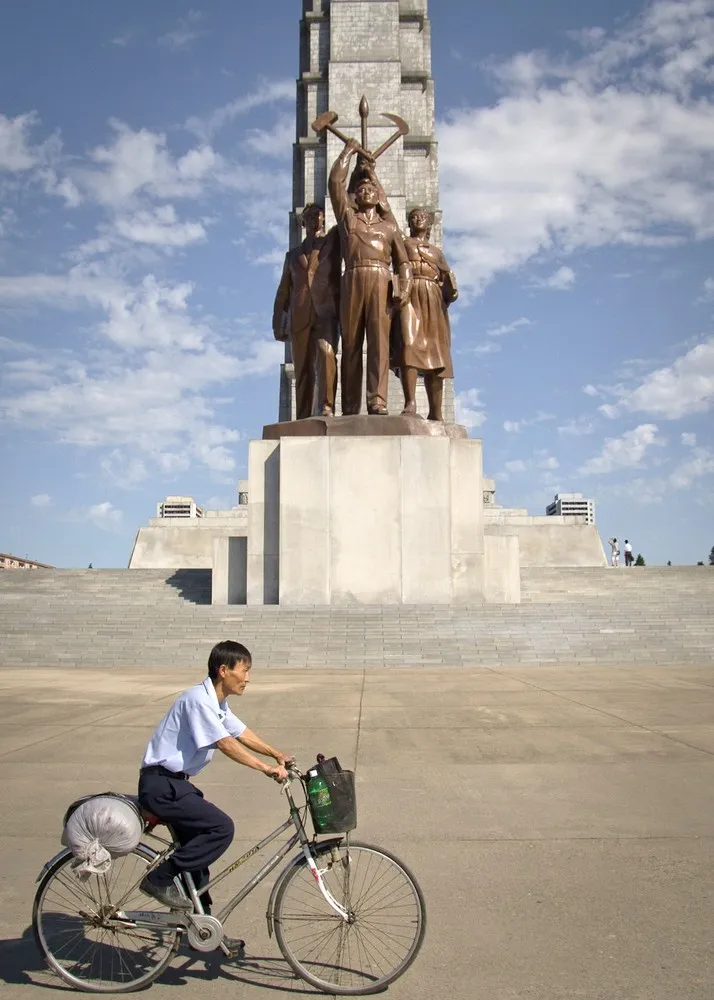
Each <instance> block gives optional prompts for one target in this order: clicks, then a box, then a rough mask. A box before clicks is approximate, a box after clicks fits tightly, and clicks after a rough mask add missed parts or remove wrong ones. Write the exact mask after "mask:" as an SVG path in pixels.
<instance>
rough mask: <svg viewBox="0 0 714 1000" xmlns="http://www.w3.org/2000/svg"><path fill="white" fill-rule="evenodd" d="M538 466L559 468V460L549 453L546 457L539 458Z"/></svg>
mask: <svg viewBox="0 0 714 1000" xmlns="http://www.w3.org/2000/svg"><path fill="white" fill-rule="evenodd" d="M538 467H539V468H541V469H559V468H560V462H559V461H558V459H557V458H554V457H553V455H549V456H548V458H543V459H541V461H540V462H539V463H538Z"/></svg>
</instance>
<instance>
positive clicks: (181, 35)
mask: <svg viewBox="0 0 714 1000" xmlns="http://www.w3.org/2000/svg"><path fill="white" fill-rule="evenodd" d="M203 18H204V14H203V12H202V11H200V10H190V11H189V12H188V13H187V14H186V15H185V16H184V17H180V18H179V19H178V21H177V22H176V24H175V25H174V27H173V28H172V29H171V30H170V31H167V32H166V34H165V35H161V37H160V38H159V39H158V43H159V45H162V46H163V47H164V48H166V49H170V51H171V52H183V51H185V50H186V49H188V48H190V46H191V43H192V42H195V41H196V39H197V38H200V37H201V35H205V34H206V32H205V30H204V29H199V28H198V25H199V24H200V23H201V21H202V20H203Z"/></svg>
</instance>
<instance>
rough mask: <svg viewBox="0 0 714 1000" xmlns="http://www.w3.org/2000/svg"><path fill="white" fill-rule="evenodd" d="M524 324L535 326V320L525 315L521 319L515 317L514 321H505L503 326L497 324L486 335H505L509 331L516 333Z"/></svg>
mask: <svg viewBox="0 0 714 1000" xmlns="http://www.w3.org/2000/svg"><path fill="white" fill-rule="evenodd" d="M522 326H533V320H530V319H527V318H526V317H525V316H521V317H520V319H515V320H514V321H513V322H512V323H504V324H503V326H497V327H494V329H492V330H487V331H486V336H488V337H503V336H504V335H505V334H507V333H515V331H516V330H520V328H521V327H522Z"/></svg>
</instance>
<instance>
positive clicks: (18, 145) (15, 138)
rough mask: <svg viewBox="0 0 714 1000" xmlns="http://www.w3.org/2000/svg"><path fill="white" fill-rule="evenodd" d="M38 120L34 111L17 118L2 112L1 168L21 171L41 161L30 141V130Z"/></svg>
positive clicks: (0, 127)
mask: <svg viewBox="0 0 714 1000" xmlns="http://www.w3.org/2000/svg"><path fill="white" fill-rule="evenodd" d="M37 121H38V118H37V115H36V114H34V113H31V114H26V115H18V116H17V117H16V118H7V117H6V116H5V115H3V114H0V170H7V171H9V172H10V173H19V172H21V171H24V170H30V169H31V168H32V167H34V166H35V165H36V164H37V163H38V162H39V159H40V157H39V155H38V151H37V149H36V148H34V147H33V146H32V145H31V141H30V130H31V129H32V127H33V126H34V125H36V124H37Z"/></svg>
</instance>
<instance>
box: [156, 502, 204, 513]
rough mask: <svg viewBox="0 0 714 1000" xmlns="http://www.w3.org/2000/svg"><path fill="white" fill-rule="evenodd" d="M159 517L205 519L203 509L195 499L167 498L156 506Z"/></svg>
mask: <svg viewBox="0 0 714 1000" xmlns="http://www.w3.org/2000/svg"><path fill="white" fill-rule="evenodd" d="M156 516H157V517H203V507H199V506H198V504H197V503H196V501H195V500H194V499H193V497H166V499H165V500H162V501H161V502H160V503H157V505H156Z"/></svg>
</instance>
